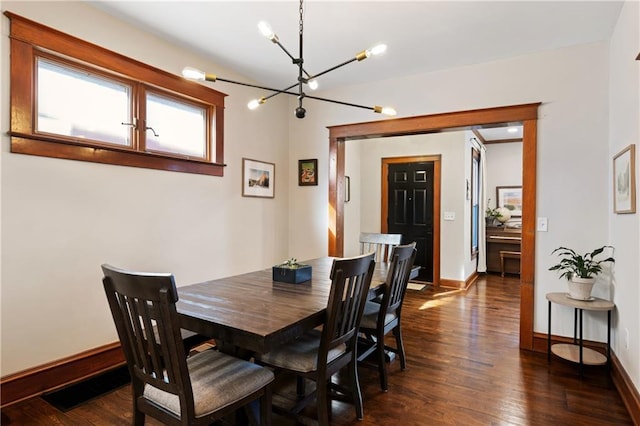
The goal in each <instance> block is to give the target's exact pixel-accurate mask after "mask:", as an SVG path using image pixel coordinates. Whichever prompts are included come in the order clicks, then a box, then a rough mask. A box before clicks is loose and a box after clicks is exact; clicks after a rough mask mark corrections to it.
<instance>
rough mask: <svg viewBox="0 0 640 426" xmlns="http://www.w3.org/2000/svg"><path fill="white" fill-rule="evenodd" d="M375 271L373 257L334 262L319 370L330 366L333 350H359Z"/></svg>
mask: <svg viewBox="0 0 640 426" xmlns="http://www.w3.org/2000/svg"><path fill="white" fill-rule="evenodd" d="M374 268H375V261H374V255H373V253H369V254H365V255H361V256H356V257H351V258H345V259H335V260H334V261H333V266H332V268H331V291H330V292H329V301H328V303H327V318H326V321H325V323H324V325H323V328H322V338H321V341H320V350H319V354H318V365H319V366H320V365H322V364H326V361H327V354H328V352H329V350H330V349H332V348H335V347H336V346H338V345H341V344H342V343H346V344H347V345H350V346H351V348H353V347H354V346H355V340H356V338H357V337H358V336H357V334H358V327H360V320H361V319H362V312H363V311H364V305H365V303H366V301H367V295H368V293H369V286H370V285H371V277H372V276H373V270H374Z"/></svg>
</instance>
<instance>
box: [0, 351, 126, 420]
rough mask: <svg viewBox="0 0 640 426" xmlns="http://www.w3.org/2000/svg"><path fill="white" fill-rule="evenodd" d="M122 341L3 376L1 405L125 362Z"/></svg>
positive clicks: (81, 378) (74, 381) (36, 394)
mask: <svg viewBox="0 0 640 426" xmlns="http://www.w3.org/2000/svg"><path fill="white" fill-rule="evenodd" d="M124 363H125V360H124V353H123V352H122V348H121V347H120V342H114V343H110V344H108V345H104V346H100V347H98V348H95V349H91V350H88V351H85V352H81V353H79V354H76V355H72V356H70V357H67V358H63V359H60V360H57V361H53V362H51V363H48V364H44V365H41V366H38V367H34V368H30V369H28V370H24V371H20V372H18V373H14V374H10V375H8V376H5V377H2V378H0V387H1V388H2V394H1V395H0V400H1V406H2V408H4V407H5V406H7V405H10V404H14V403H16V402H20V401H24V400H25V399H28V398H32V397H34V396H39V395H42V394H43V393H45V392H49V391H52V390H55V389H59V388H62V387H64V386H67V385H70V384H73V383H76V382H79V381H81V380H84V379H86V378H88V377H92V376H94V375H96V374H100V373H103V372H105V371H108V370H111V369H113V368H116V367H119V366H121V365H124Z"/></svg>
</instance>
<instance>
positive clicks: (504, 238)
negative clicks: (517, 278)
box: [486, 226, 522, 274]
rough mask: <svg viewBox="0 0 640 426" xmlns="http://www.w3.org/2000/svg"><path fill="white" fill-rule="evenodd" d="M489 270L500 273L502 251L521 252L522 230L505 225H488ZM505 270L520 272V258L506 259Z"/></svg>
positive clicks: (507, 271)
mask: <svg viewBox="0 0 640 426" xmlns="http://www.w3.org/2000/svg"><path fill="white" fill-rule="evenodd" d="M486 235H487V272H497V273H500V272H501V270H500V251H512V252H519V251H520V246H521V242H522V231H521V230H520V229H519V228H506V227H504V226H488V227H487V234H486ZM504 272H506V273H508V274H520V259H514V258H509V259H505V262H504Z"/></svg>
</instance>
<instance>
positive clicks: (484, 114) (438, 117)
mask: <svg viewBox="0 0 640 426" xmlns="http://www.w3.org/2000/svg"><path fill="white" fill-rule="evenodd" d="M539 106H540V103H532V104H524V105H513V106H506V107H496V108H487V109H479V110H470V111H459V112H450V113H443V114H432V115H424V116H416V117H406V118H398V119H392V120H380V121H373V122H367V123H356V124H346V125H339V126H330V127H329V229H328V254H329V255H330V256H343V253H344V200H345V195H346V185H345V146H344V145H345V142H346V141H347V140H353V139H364V140H366V139H368V138H376V137H377V138H379V137H387V136H402V135H412V134H423V133H430V132H438V131H442V130H472V129H474V128H478V126H483V125H495V124H500V123H509V122H516V121H517V122H521V123H522V128H523V137H522V142H523V148H522V154H523V155H522V189H523V200H522V250H521V251H522V256H521V262H522V263H521V275H520V348H522V349H529V350H533V345H534V334H533V312H534V287H533V286H534V273H535V218H536V165H537V161H536V160H537V154H536V151H537V119H538V107H539Z"/></svg>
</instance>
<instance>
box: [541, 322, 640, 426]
mask: <svg viewBox="0 0 640 426" xmlns="http://www.w3.org/2000/svg"><path fill="white" fill-rule="evenodd" d="M533 339H534V342H533V350H534V351H535V352H543V353H547V334H546V333H534V336H533ZM572 342H573V339H572V338H570V337H561V336H554V335H551V344H552V345H553V344H556V343H572ZM584 346H585V347H586V348H591V349H594V350H600V351H601V352H602V353H604V352H605V351H606V349H607V345H606V343H601V342H592V341H585V342H584ZM611 379H612V380H613V384H614V385H615V387H616V389H617V390H618V393H619V394H620V397H621V398H622V401H623V402H624V405H625V407H627V411H628V412H629V415H630V416H631V420H633V423H634V424H635V425H640V393H639V392H638V389H636V387H635V386H634V384H633V382H632V381H631V378H630V377H629V375H628V374H627V372H626V370H625V369H624V367H623V366H622V364H621V363H620V360H619V359H618V357H617V356H616V354H615V352H614V351H613V350H611Z"/></svg>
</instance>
